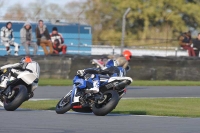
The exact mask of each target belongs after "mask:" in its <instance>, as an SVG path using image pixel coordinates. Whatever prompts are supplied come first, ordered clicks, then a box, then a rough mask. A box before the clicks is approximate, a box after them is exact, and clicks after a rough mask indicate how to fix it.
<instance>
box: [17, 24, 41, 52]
mask: <svg viewBox="0 0 200 133" xmlns="http://www.w3.org/2000/svg"><path fill="white" fill-rule="evenodd" d="M20 39H21V43H22V45H23V46H24V48H25V51H26V55H30V52H29V47H32V48H33V49H34V51H33V55H37V50H38V46H37V44H36V43H34V42H33V41H32V39H33V36H32V27H31V24H30V23H29V22H26V23H24V26H23V27H22V28H21V30H20Z"/></svg>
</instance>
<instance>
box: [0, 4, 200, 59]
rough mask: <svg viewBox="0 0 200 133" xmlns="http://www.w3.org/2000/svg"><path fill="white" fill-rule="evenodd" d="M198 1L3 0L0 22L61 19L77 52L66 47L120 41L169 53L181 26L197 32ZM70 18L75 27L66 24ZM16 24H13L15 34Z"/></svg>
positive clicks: (107, 46) (145, 51) (138, 51)
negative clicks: (73, 48) (72, 48)
mask: <svg viewBox="0 0 200 133" xmlns="http://www.w3.org/2000/svg"><path fill="white" fill-rule="evenodd" d="M199 6H200V1H199V0H173V2H172V1H171V0H123V1H121V0H59V1H53V0H42V1H36V0H29V1H23V0H10V1H4V0H1V1H0V10H1V16H0V18H1V20H2V22H3V21H6V22H7V21H12V22H14V21H16V22H17V21H30V22H32V23H36V22H37V21H38V20H39V19H42V20H44V21H45V22H46V23H49V27H48V28H49V31H51V28H52V25H57V26H58V25H59V26H60V28H59V32H61V33H62V34H63V33H64V34H66V35H64V39H65V42H66V44H67V45H68V46H69V47H70V46H71V47H77V48H76V52H74V51H73V50H71V51H70V48H69V51H68V53H70V52H71V53H76V54H80V53H83V51H85V50H81V48H82V49H84V48H85V47H87V48H88V49H87V48H86V49H87V50H86V51H87V52H85V54H94V53H97V52H96V51H98V52H101V53H99V54H105V53H115V54H120V48H121V45H122V43H123V46H124V47H125V48H128V49H131V50H132V51H133V53H134V54H135V55H139V56H141V55H159V56H173V55H175V54H176V53H175V49H176V47H177V46H178V38H179V36H180V35H181V34H182V33H183V32H187V31H191V33H192V38H196V36H197V34H198V32H199V24H200V14H199ZM128 8H130V10H129V12H128V13H127V14H126V16H125V24H124V25H125V26H124V27H125V30H124V31H125V32H124V33H125V34H124V36H122V29H123V15H124V14H125V12H126V10H127V9H128ZM70 24H71V25H72V24H73V25H75V27H74V28H72V29H71V30H70V28H71V27H70V26H69V27H67V28H64V27H66V26H67V25H70ZM20 26H21V25H20ZM62 27H63V28H62ZM72 27H73V26H72ZM20 28H21V27H20ZM20 28H17V26H16V27H15V26H14V27H13V29H14V31H15V32H16V35H15V37H16V38H17V37H19V36H18V33H17V32H19V31H18V30H19V29H20ZM86 34H87V35H86ZM122 39H123V40H124V41H123V42H122ZM118 47H119V48H118ZM90 48H91V49H90ZM113 49H115V50H113ZM90 50H91V52H90ZM134 50H135V51H134ZM103 51H104V52H103ZM181 52H182V51H181ZM181 52H180V53H179V55H183V56H184V55H186V56H187V52H186V51H184V52H182V53H181Z"/></svg>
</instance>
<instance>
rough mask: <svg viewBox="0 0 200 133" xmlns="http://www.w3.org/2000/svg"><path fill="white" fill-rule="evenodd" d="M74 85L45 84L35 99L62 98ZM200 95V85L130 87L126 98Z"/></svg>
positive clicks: (36, 92)
mask: <svg viewBox="0 0 200 133" xmlns="http://www.w3.org/2000/svg"><path fill="white" fill-rule="evenodd" d="M71 89H72V87H59V86H44V87H38V88H37V89H36V90H35V92H34V93H35V95H34V99H60V98H61V97H63V96H64V95H65V94H67V92H69V91H70V90H71ZM157 97H200V87H198V86H193V87H172V86H156V87H153V86H150V87H134V86H131V87H128V88H127V93H126V95H124V98H157Z"/></svg>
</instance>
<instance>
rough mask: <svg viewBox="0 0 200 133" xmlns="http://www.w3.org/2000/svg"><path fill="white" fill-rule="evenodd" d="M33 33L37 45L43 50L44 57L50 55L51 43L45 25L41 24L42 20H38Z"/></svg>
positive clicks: (51, 50)
mask: <svg viewBox="0 0 200 133" xmlns="http://www.w3.org/2000/svg"><path fill="white" fill-rule="evenodd" d="M35 33H36V38H37V44H38V45H40V46H41V47H42V48H43V50H44V53H45V55H48V54H52V53H53V46H52V43H51V38H50V35H49V31H48V29H47V27H46V25H44V23H43V20H39V22H38V26H37V27H36V31H35ZM47 47H49V50H50V51H49V52H48V50H47Z"/></svg>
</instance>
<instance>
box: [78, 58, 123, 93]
mask: <svg viewBox="0 0 200 133" xmlns="http://www.w3.org/2000/svg"><path fill="white" fill-rule="evenodd" d="M116 65H117V64H116V61H114V60H109V61H108V62H107V63H106V67H105V68H104V69H103V70H102V69H101V68H88V69H84V70H78V71H77V75H79V76H85V75H86V74H91V76H90V78H89V79H88V80H90V81H92V82H93V87H92V88H90V89H87V91H91V92H93V93H98V92H99V87H100V77H99V74H101V75H109V76H119V73H120V72H119V69H118V68H117V67H116Z"/></svg>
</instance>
